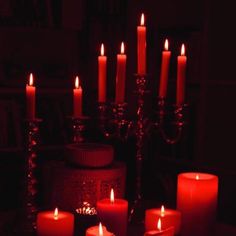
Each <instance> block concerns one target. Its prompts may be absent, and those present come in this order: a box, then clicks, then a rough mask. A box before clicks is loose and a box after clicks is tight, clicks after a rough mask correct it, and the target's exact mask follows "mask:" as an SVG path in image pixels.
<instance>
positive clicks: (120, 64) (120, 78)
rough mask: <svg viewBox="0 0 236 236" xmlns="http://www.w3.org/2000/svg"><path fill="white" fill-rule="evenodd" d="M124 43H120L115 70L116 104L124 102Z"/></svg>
mask: <svg viewBox="0 0 236 236" xmlns="http://www.w3.org/2000/svg"><path fill="white" fill-rule="evenodd" d="M124 52H125V46H124V43H123V42H122V43H121V48H120V54H118V55H117V68H116V98H115V102H116V103H123V102H124V100H125V77H126V76H125V75H126V55H125V53H124Z"/></svg>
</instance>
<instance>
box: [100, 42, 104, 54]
mask: <svg viewBox="0 0 236 236" xmlns="http://www.w3.org/2000/svg"><path fill="white" fill-rule="evenodd" d="M101 56H104V44H103V43H102V45H101Z"/></svg>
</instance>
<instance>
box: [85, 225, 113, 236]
mask: <svg viewBox="0 0 236 236" xmlns="http://www.w3.org/2000/svg"><path fill="white" fill-rule="evenodd" d="M85 236H114V234H113V233H111V232H109V231H107V228H106V227H105V226H103V225H102V223H101V222H100V223H99V225H98V226H93V227H90V228H88V229H87V230H86V235H85Z"/></svg>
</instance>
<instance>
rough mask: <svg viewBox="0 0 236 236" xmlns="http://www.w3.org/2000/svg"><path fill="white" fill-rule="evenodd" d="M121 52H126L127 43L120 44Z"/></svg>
mask: <svg viewBox="0 0 236 236" xmlns="http://www.w3.org/2000/svg"><path fill="white" fill-rule="evenodd" d="M120 53H121V54H124V53H125V45H124V42H122V43H121V46H120Z"/></svg>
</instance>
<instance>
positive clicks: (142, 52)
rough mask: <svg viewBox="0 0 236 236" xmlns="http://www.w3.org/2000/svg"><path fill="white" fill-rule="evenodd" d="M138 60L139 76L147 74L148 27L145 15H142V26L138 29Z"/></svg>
mask: <svg viewBox="0 0 236 236" xmlns="http://www.w3.org/2000/svg"><path fill="white" fill-rule="evenodd" d="M137 51H138V52H137V54H138V55H137V59H138V62H137V64H138V74H141V75H143V74H146V26H145V24H144V14H143V13H142V15H141V19H140V25H139V26H138V27H137Z"/></svg>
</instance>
